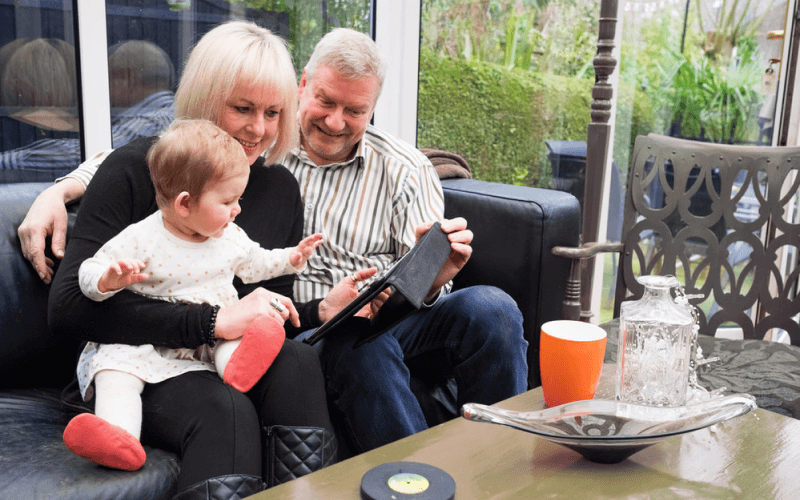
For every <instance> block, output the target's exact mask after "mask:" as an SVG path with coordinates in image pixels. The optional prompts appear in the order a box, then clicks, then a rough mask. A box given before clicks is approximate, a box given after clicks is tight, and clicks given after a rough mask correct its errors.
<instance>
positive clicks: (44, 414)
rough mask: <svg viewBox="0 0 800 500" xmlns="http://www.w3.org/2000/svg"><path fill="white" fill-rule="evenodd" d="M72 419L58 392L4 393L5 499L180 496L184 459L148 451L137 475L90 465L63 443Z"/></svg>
mask: <svg viewBox="0 0 800 500" xmlns="http://www.w3.org/2000/svg"><path fill="white" fill-rule="evenodd" d="M71 416H72V415H71V414H69V413H67V412H65V411H64V409H63V407H62V405H61V400H60V397H59V391H57V390H55V389H22V390H6V391H2V392H0V470H2V471H3V474H0V491H2V492H3V493H2V495H3V498H18V499H22V498H24V499H51V498H58V499H59V500H72V499H74V500H89V499H92V500H94V499H98V500H99V499H106V498H107V499H112V498H113V499H117V500H121V499H130V500H141V499H144V498H147V499H168V498H171V497H172V496H173V495H174V494H175V492H176V491H175V490H176V484H177V477H178V471H179V470H180V466H179V463H178V459H177V457H176V456H175V455H173V454H172V453H168V452H166V451H163V450H159V449H155V448H152V447H149V446H145V447H144V448H145V451H146V452H147V462H145V464H144V467H142V468H141V469H140V470H138V471H136V472H126V471H119V470H114V469H109V468H106V467H103V466H100V465H97V464H95V463H92V462H89V461H88V460H84V459H83V458H81V457H79V456H77V455H75V454H74V453H72V452H71V451H69V450H68V449H67V447H66V446H65V445H64V442H63V440H62V434H63V432H64V427H65V426H66V424H67V422H68V421H69V419H70V417H71Z"/></svg>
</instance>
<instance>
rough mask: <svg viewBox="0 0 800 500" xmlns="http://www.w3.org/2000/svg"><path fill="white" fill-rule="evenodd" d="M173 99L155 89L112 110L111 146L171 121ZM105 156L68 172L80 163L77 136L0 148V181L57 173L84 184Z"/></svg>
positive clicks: (41, 177)
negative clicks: (121, 108) (19, 146)
mask: <svg viewBox="0 0 800 500" xmlns="http://www.w3.org/2000/svg"><path fill="white" fill-rule="evenodd" d="M174 100H175V95H174V94H173V93H172V92H169V91H163V92H157V93H155V94H151V95H149V96H148V97H146V98H145V99H143V100H142V101H140V102H138V103H136V104H135V105H133V106H131V107H129V108H124V109H123V110H122V111H120V112H119V113H116V114H114V115H113V117H112V119H111V133H112V141H113V144H114V147H115V148H119V147H121V146H124V145H125V144H127V143H128V142H130V141H132V140H134V139H138V138H139V137H152V136H154V135H158V134H159V133H161V131H162V130H164V129H165V128H166V127H167V126H169V124H170V123H171V122H172V119H173V115H174V111H173V101H174ZM109 152H110V151H109ZM105 156H107V154H106V155H104V156H101V157H99V161H93V160H96V158H92V159H89V160H87V162H86V163H83V164H81V166H80V167H79V168H78V169H77V170H75V171H74V172H72V173H70V170H72V169H73V168H75V165H77V164H78V163H80V143H79V141H78V139H40V140H38V141H35V142H32V143H30V144H28V145H27V146H24V147H21V148H18V149H14V150H11V151H5V152H0V182H34V181H39V182H46V181H52V180H54V179H57V180H60V179H59V176H62V175H65V174H68V175H67V177H71V178H74V179H76V180H78V181H79V182H80V183H81V184H83V187H84V188H85V187H86V186H87V185H88V184H89V181H90V180H91V179H92V176H93V175H94V173H95V171H97V167H98V165H100V163H101V162H102V160H103V159H105ZM87 163H88V165H87ZM85 165H86V166H85Z"/></svg>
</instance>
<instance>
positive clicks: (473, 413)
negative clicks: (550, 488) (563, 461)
mask: <svg viewBox="0 0 800 500" xmlns="http://www.w3.org/2000/svg"><path fill="white" fill-rule="evenodd" d="M756 408H758V407H757V406H756V402H755V398H753V396H751V395H749V394H733V395H731V396H725V397H721V398H715V399H711V400H709V401H704V402H702V403H697V404H693V405H689V406H680V407H676V408H662V407H655V406H643V405H637V404H631V403H623V402H620V401H612V400H606V399H588V400H585V401H575V402H572V403H567V404H564V405H561V406H556V407H554V408H548V409H547V410H542V411H529V412H519V411H512V410H504V409H502V408H495V407H491V406H486V405H481V404H477V403H469V404H466V405H464V406H463V407H462V408H461V415H462V416H463V417H464V418H466V419H467V420H471V421H473V422H485V423H490V424H498V425H505V426H508V427H513V428H515V429H519V430H522V431H525V432H530V433H532V434H535V435H537V436H540V437H542V438H544V439H547V440H549V441H552V442H554V443H558V444H560V445H563V446H566V447H567V448H570V449H572V450H575V451H577V452H578V453H580V454H581V455H582V456H583V457H584V458H586V459H587V460H590V461H592V462H597V463H606V464H613V463H618V462H621V461H623V460H625V459H626V458H628V457H629V456H631V455H633V454H634V453H636V452H638V451H641V450H643V449H645V448H647V447H648V446H651V445H654V444H656V443H658V442H659V441H662V440H664V439H666V438H668V437H672V436H676V435H679V434H685V433H687V432H692V431H696V430H698V429H703V428H705V427H709V426H711V425H714V424H718V423H720V422H724V421H726V420H729V419H732V418H735V417H738V416H740V415H744V414H746V413H749V412H751V411H754V410H755V409H756Z"/></svg>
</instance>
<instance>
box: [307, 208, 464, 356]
mask: <svg viewBox="0 0 800 500" xmlns="http://www.w3.org/2000/svg"><path fill="white" fill-rule="evenodd" d="M449 256H450V240H448V239H447V234H445V233H444V232H443V231H442V226H441V224H440V223H439V222H435V223H434V224H433V226H431V228H430V230H429V231H428V232H427V233H425V234H424V235H423V236H422V238H420V240H419V241H418V242H417V244H416V245H414V247H413V248H412V249H411V250H409V252H408V253H407V254H406V255H404V256H403V257H402V258H401V259H400V260H399V261H397V264H395V265H394V267H392V268H390V269H389V270H388V271H387V272H386V273H385V274H384V275H383V276H381V277H380V278H378V279H376V280H374V281H373V282H372V283H370V284H369V285H368V286H367V287H366V288H365V289H364V290H362V291H361V293H360V294H359V295H358V297H356V298H355V299H353V301H352V302H350V304H348V305H347V306H346V307H345V308H344V309H342V310H341V311H339V313H338V314H336V316H334V317H333V318H331V319H330V320H328V321H326V322H325V323H324V324H323V325H322V326H320V327H319V328H317V330H316V331H314V333H312V334H311V335H309V336H308V337H306V338H305V339H304V342H306V343H308V344H312V345H313V344H316V343H317V342H319V341H320V340H322V339H323V338H325V337H326V336H328V335H332V334H333V335H335V333H336V331H339V330H340V329H345V328H349V329H356V330H358V331H359V332H358V333H359V340H358V342H357V343H356V345H361V344H363V343H365V342H369V341H372V340H374V339H375V338H377V337H378V336H379V335H380V334H381V333H383V332H385V331H386V330H387V329H389V328H390V327H391V326H394V325H395V324H396V323H397V322H398V321H400V320H401V319H403V318H404V317H406V316H407V315H408V314H410V313H411V312H413V311H415V310H417V309H419V308H420V307H422V301H423V300H424V299H425V296H426V295H427V294H428V292H429V291H430V289H431V286H433V282H434V280H435V279H436V276H437V275H438V274H439V271H440V270H441V269H442V266H443V265H444V263H445V262H446V261H447V258H448V257H449ZM389 287H391V288H392V296H391V297H389V300H387V301H386V302H385V303H384V304H383V306H381V308H380V310H379V311H378V314H376V315H375V317H374V318H372V319H371V320H369V319H367V318H358V317H355V316H354V315H355V314H356V313H357V312H358V311H360V310H361V308H362V307H364V306H365V305H367V304H369V303H370V301H372V299H374V298H375V297H377V296H378V294H380V293H381V292H382V291H383V290H385V289H386V288H389Z"/></svg>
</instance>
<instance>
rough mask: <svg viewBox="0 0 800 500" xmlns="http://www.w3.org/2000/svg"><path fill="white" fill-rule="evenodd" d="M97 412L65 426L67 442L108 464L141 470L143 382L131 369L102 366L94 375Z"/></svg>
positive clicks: (92, 458) (77, 418)
mask: <svg viewBox="0 0 800 500" xmlns="http://www.w3.org/2000/svg"><path fill="white" fill-rule="evenodd" d="M94 385H95V393H96V398H95V413H94V414H91V413H81V414H80V415H78V416H76V417H75V418H73V419H72V420H70V422H69V424H68V425H67V428H66V429H65V430H64V443H65V444H66V445H67V448H69V449H70V450H72V451H73V452H74V453H76V454H77V455H80V456H81V457H83V458H85V459H87V460H91V461H92V462H95V463H98V464H100V465H105V466H106V467H113V468H115V469H122V470H138V469H139V468H141V467H142V465H144V462H145V459H146V458H147V456H146V454H145V451H144V448H142V444H141V443H140V442H139V436H140V435H141V431H142V397H141V394H142V389H144V382H143V381H142V380H141V379H140V378H138V377H136V376H135V375H131V374H129V373H124V372H120V371H116V370H101V371H99V372H98V373H97V375H95V377H94Z"/></svg>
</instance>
